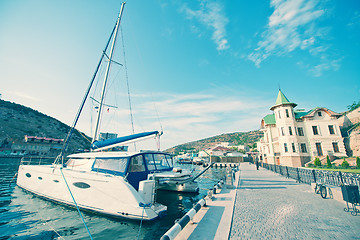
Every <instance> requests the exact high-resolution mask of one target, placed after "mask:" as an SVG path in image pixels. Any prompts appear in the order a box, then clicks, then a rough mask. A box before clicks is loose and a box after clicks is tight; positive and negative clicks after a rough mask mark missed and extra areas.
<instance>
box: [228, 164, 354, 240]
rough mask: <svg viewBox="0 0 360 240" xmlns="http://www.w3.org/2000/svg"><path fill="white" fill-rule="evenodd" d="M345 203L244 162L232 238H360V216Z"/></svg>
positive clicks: (231, 233) (236, 201)
mask: <svg viewBox="0 0 360 240" xmlns="http://www.w3.org/2000/svg"><path fill="white" fill-rule="evenodd" d="M344 206H346V205H345V204H344V203H341V202H338V201H336V200H333V199H322V198H321V196H320V195H317V194H315V193H314V191H313V190H312V189H311V187H310V186H309V185H307V184H298V183H296V182H295V180H292V179H287V178H285V177H283V176H279V175H278V174H276V173H273V172H271V171H269V170H266V169H263V168H260V170H258V171H257V170H256V167H255V165H249V164H248V163H242V164H241V165H240V182H239V187H238V189H237V193H236V198H235V204H234V213H233V220H232V226H231V230H230V237H229V239H360V215H358V216H352V215H351V214H350V213H346V212H344V210H343V209H344ZM223 239H227V237H226V236H224V238H223Z"/></svg>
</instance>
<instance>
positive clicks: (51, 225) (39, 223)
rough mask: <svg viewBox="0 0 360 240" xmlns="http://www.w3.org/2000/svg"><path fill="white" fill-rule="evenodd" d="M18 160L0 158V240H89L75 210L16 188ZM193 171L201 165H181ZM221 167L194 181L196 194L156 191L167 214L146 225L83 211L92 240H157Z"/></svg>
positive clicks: (219, 174) (218, 175)
mask: <svg viewBox="0 0 360 240" xmlns="http://www.w3.org/2000/svg"><path fill="white" fill-rule="evenodd" d="M19 163H20V159H18V158H0V240H3V239H90V237H89V235H88V233H87V231H86V228H85V227H84V224H83V222H82V221H81V218H80V216H79V215H78V213H77V211H76V210H75V209H72V208H69V207H66V206H63V205H59V204H56V203H53V202H50V201H46V200H44V199H41V198H39V197H36V196H35V195H33V194H31V193H28V192H26V191H24V190H22V189H21V188H19V187H18V186H16V177H15V178H14V175H15V174H16V173H17V170H18V167H19ZM181 167H182V168H195V169H194V175H196V173H199V172H201V171H202V170H203V169H204V168H203V167H202V166H192V165H181ZM225 173H226V170H225V168H211V169H209V170H208V171H207V172H206V173H204V174H203V175H202V176H201V177H200V178H198V179H197V181H198V183H199V187H200V192H199V194H193V193H176V192H166V191H158V194H157V202H160V203H162V204H164V205H166V206H167V207H168V211H167V215H166V216H164V217H162V218H159V219H156V220H154V221H150V222H147V221H145V222H143V223H142V225H141V226H140V221H132V220H124V219H119V218H110V217H106V216H103V215H98V214H94V213H88V212H83V216H84V219H85V222H86V224H87V227H88V228H89V230H90V233H91V235H92V237H93V238H94V239H138V235H139V239H160V237H161V236H162V235H163V234H164V233H165V232H166V231H167V230H168V229H169V228H171V227H172V225H173V224H174V222H175V220H177V219H180V218H181V217H182V216H183V215H184V214H185V213H186V212H187V211H188V210H190V209H191V208H192V207H193V205H194V204H196V202H197V201H198V200H200V199H201V198H202V197H203V196H204V195H206V194H207V192H208V190H209V189H210V188H212V187H213V185H214V184H215V183H216V182H217V181H218V180H219V179H220V178H221V177H223V176H224V175H225Z"/></svg>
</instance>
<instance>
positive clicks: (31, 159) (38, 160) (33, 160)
mask: <svg viewBox="0 0 360 240" xmlns="http://www.w3.org/2000/svg"><path fill="white" fill-rule="evenodd" d="M55 159H56V157H44V156H27V157H22V158H21V161H20V165H49V164H52V163H53V162H54V161H55Z"/></svg>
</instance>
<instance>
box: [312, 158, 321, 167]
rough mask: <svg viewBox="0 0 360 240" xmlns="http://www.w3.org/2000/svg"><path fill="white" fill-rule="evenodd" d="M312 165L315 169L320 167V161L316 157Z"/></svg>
mask: <svg viewBox="0 0 360 240" xmlns="http://www.w3.org/2000/svg"><path fill="white" fill-rule="evenodd" d="M314 165H315V166H316V167H320V166H321V161H320V159H319V158H318V157H316V158H315V161H314Z"/></svg>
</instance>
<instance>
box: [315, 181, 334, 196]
mask: <svg viewBox="0 0 360 240" xmlns="http://www.w3.org/2000/svg"><path fill="white" fill-rule="evenodd" d="M314 190H315V193H316V194H319V193H320V195H321V197H322V198H326V197H327V193H328V192H329V197H330V198H332V197H333V195H332V191H331V189H330V188H329V187H326V185H325V184H323V183H315V189H314Z"/></svg>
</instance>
